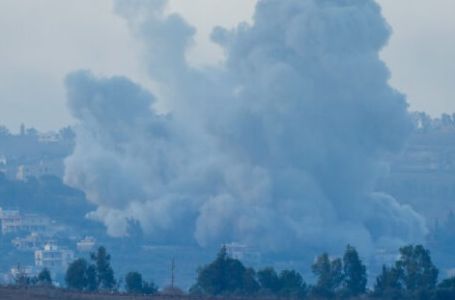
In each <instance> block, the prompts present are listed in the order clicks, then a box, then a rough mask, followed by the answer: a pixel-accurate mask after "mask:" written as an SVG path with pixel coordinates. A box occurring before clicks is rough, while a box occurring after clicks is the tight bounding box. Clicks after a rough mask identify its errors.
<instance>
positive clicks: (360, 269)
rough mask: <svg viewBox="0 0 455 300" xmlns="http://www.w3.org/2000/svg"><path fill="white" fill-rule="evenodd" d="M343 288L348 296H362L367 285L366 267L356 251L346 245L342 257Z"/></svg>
mask: <svg viewBox="0 0 455 300" xmlns="http://www.w3.org/2000/svg"><path fill="white" fill-rule="evenodd" d="M343 272H344V276H343V277H344V282H343V283H344V288H345V289H346V291H347V293H348V294H349V296H358V295H361V294H364V293H365V291H366V285H367V273H366V267H365V265H364V264H363V263H362V261H361V260H360V258H359V254H358V253H357V250H356V249H355V248H354V247H352V246H350V245H348V246H347V247H346V251H345V253H344V256H343Z"/></svg>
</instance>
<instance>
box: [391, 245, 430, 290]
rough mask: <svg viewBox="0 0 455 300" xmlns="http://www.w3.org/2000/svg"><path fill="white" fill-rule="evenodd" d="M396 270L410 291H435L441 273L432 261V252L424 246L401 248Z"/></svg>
mask: <svg viewBox="0 0 455 300" xmlns="http://www.w3.org/2000/svg"><path fill="white" fill-rule="evenodd" d="M396 269H397V270H398V272H399V275H400V277H401V280H402V282H403V285H404V287H405V288H406V290H408V291H417V290H433V289H434V288H435V286H436V283H437V280H438V273H439V271H438V269H437V268H436V267H435V266H434V265H433V262H432V261H431V256H430V251H428V250H426V249H425V248H424V247H423V246H422V245H417V246H413V245H409V246H406V247H403V248H401V249H400V259H399V260H398V261H397V262H396Z"/></svg>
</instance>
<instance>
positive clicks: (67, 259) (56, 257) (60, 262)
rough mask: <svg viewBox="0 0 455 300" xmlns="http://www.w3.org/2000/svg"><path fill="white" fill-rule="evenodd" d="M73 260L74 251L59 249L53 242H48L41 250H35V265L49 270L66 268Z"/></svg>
mask: <svg viewBox="0 0 455 300" xmlns="http://www.w3.org/2000/svg"><path fill="white" fill-rule="evenodd" d="M73 260H74V252H73V251H71V250H67V249H61V248H59V247H58V246H57V245H55V244H53V243H48V244H46V245H45V246H44V248H43V249H42V250H37V251H35V265H36V266H37V267H39V268H48V269H50V270H66V268H67V267H68V265H69V264H70V263H71V262H72V261H73Z"/></svg>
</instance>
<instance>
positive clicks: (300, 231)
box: [65, 0, 426, 251]
mask: <svg viewBox="0 0 455 300" xmlns="http://www.w3.org/2000/svg"><path fill="white" fill-rule="evenodd" d="M165 6H166V1H164V0H154V1H145V0H128V1H125V0H122V1H117V2H116V11H117V12H118V14H119V15H120V16H122V17H123V18H125V19H126V20H127V22H128V24H129V26H130V29H131V32H132V33H133V34H134V35H135V36H136V37H137V38H138V39H139V40H140V41H142V43H143V46H144V49H145V51H144V63H145V64H147V66H148V70H149V73H150V77H151V78H152V79H153V80H154V81H155V82H156V83H158V86H159V93H157V94H159V98H158V99H156V100H155V96H154V95H152V94H151V93H150V92H148V91H146V90H144V89H143V88H141V87H140V86H138V85H137V84H135V83H133V82H131V81H130V80H128V79H127V78H122V77H113V78H97V77H95V76H93V75H92V74H90V73H89V72H87V71H79V72H75V73H73V74H70V75H69V76H68V77H67V80H66V85H67V91H68V101H69V107H70V109H71V112H72V114H73V116H74V117H75V118H76V119H77V120H78V127H77V145H76V149H75V151H74V153H73V154H72V155H71V156H70V157H69V158H68V159H67V160H66V175H65V180H66V182H67V183H68V184H70V185H72V186H75V187H78V188H81V189H82V190H84V191H85V192H86V193H87V196H88V198H89V199H90V201H92V202H93V203H95V204H96V205H97V206H98V209H97V210H96V211H95V212H93V213H91V214H90V216H89V217H91V218H93V219H96V220H99V221H101V222H103V223H104V224H105V225H106V227H107V230H108V232H109V233H110V234H111V235H113V236H123V235H125V234H127V232H128V231H127V230H128V220H129V219H135V220H137V221H139V222H140V224H141V225H142V227H143V230H144V231H145V232H146V234H147V235H148V237H149V238H150V239H152V240H153V241H155V242H157V243H194V242H197V243H198V244H199V245H201V246H209V245H219V244H220V243H222V242H230V241H238V242H242V243H246V244H249V245H255V246H258V247H261V248H263V249H267V250H271V251H285V250H289V249H297V248H301V246H303V247H306V249H314V250H319V249H332V248H333V247H334V246H337V247H338V246H339V245H344V244H346V243H352V244H354V245H356V246H357V247H359V248H360V249H361V250H362V251H370V250H372V249H374V248H375V247H396V246H397V245H401V244H403V243H406V242H409V241H418V240H420V239H422V237H423V235H424V234H425V232H426V227H425V223H424V221H423V219H422V217H420V216H419V215H418V214H417V213H415V212H414V211H413V210H412V209H411V208H410V207H409V206H403V205H401V204H399V203H398V202H397V201H396V200H395V199H393V198H392V197H390V196H388V195H384V194H379V193H373V191H374V185H375V181H376V178H377V177H378V176H380V175H381V174H382V173H383V172H384V170H386V169H387V163H386V159H385V157H387V156H388V155H390V154H391V153H395V152H397V151H400V148H401V146H402V144H403V141H404V140H405V139H406V137H407V136H408V134H409V132H410V129H411V123H410V119H409V115H408V113H407V104H406V101H405V98H404V96H403V95H402V94H400V93H399V92H397V91H396V90H394V89H393V88H391V87H390V86H389V85H388V79H389V72H388V69H387V68H386V66H385V64H384V63H383V62H382V61H381V60H380V58H379V52H380V50H381V49H382V47H383V46H384V45H385V44H386V42H387V40H388V37H389V27H388V26H387V24H386V22H385V20H384V19H383V17H382V16H381V11H380V8H379V6H378V5H377V4H376V3H375V2H374V1H373V0H260V1H259V2H258V4H257V7H256V12H255V15H254V19H253V23H252V24H251V25H250V24H240V25H239V26H238V27H236V28H234V29H232V30H227V29H223V28H216V29H215V30H214V32H213V35H212V38H213V41H215V42H216V43H218V44H219V45H220V46H221V47H223V49H224V51H225V55H226V60H225V63H224V64H223V66H221V67H219V68H210V69H195V68H193V67H191V66H190V65H189V64H188V63H187V62H186V59H185V54H186V52H187V49H188V47H189V46H191V43H192V41H193V36H194V33H195V30H194V29H193V28H192V27H191V26H189V25H188V24H187V23H186V22H185V21H184V20H183V19H182V18H181V17H180V16H178V15H167V14H166V13H165ZM156 101H163V102H165V103H166V104H167V105H168V106H169V107H170V112H169V113H167V114H162V113H157V112H156V110H154V107H155V105H156Z"/></svg>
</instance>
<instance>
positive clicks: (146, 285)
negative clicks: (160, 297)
mask: <svg viewBox="0 0 455 300" xmlns="http://www.w3.org/2000/svg"><path fill="white" fill-rule="evenodd" d="M156 292H158V287H157V286H156V285H155V283H154V282H153V281H149V282H147V281H143V282H142V293H143V294H145V295H152V294H156Z"/></svg>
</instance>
